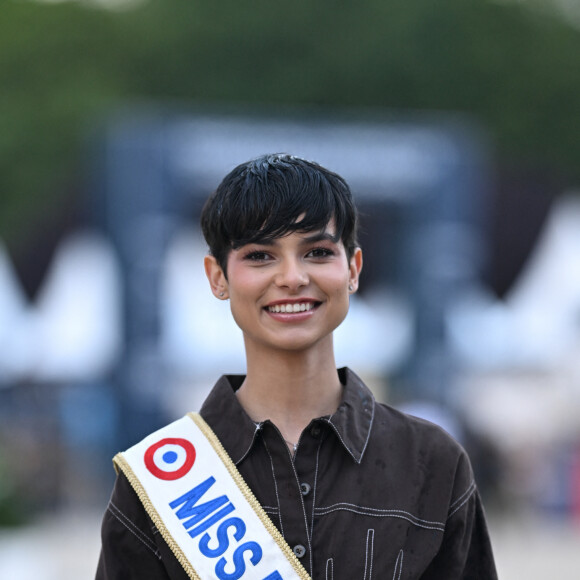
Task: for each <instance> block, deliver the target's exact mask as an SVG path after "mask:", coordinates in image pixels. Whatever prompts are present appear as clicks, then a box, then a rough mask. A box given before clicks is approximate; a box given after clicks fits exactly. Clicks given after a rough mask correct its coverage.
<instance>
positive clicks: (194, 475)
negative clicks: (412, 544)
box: [114, 413, 310, 580]
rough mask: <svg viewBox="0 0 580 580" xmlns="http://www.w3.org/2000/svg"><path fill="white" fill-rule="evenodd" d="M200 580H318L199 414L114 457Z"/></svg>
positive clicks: (185, 564) (177, 553) (181, 558)
mask: <svg viewBox="0 0 580 580" xmlns="http://www.w3.org/2000/svg"><path fill="white" fill-rule="evenodd" d="M114 463H115V466H116V468H117V469H120V470H121V471H123V473H124V474H125V475H126V477H127V479H128V480H129V482H130V483H131V486H132V487H133V489H134V490H135V491H136V493H137V495H138V496H139V499H140V500H141V502H142V503H143V505H144V507H145V509H146V511H147V513H148V514H149V516H150V517H151V519H152V520H153V522H154V523H155V525H156V526H157V528H158V530H159V531H160V533H161V535H162V536H163V538H164V540H165V541H166V542H167V544H168V545H169V547H170V548H171V550H172V551H173V553H174V554H175V556H176V558H177V560H178V561H179V562H180V564H181V565H182V566H183V568H184V570H185V571H186V572H187V574H188V576H189V577H190V578H192V579H194V580H208V579H218V580H238V579H242V580H246V579H247V580H249V579H252V580H296V579H301V580H310V576H309V575H308V573H307V572H306V570H305V569H304V567H303V566H302V564H301V563H300V562H299V560H298V558H297V557H296V556H295V555H294V553H293V552H292V549H291V548H290V546H288V544H287V543H286V541H285V540H284V538H283V537H282V535H281V534H280V532H279V531H278V529H277V528H276V527H275V526H274V524H273V523H272V522H271V520H270V519H269V518H268V516H267V515H266V513H265V512H264V510H263V509H262V507H261V506H260V504H259V503H258V501H257V500H256V498H255V497H254V494H253V493H252V491H251V490H250V488H249V487H248V486H247V484H246V482H245V481H244V480H243V478H242V476H241V475H240V474H239V472H238V470H237V468H236V466H235V465H234V463H233V462H232V460H231V459H230V458H229V456H228V455H227V453H226V451H225V450H224V448H223V446H222V444H221V443H220V441H219V439H218V438H217V437H216V435H215V434H214V433H213V431H212V430H211V429H210V427H209V426H208V425H207V423H206V422H205V421H204V420H203V419H202V418H201V416H200V415H198V414H197V413H189V414H188V415H186V416H185V417H183V418H181V419H179V420H177V421H175V422H173V423H171V424H170V425H167V426H166V427H164V428H163V429H160V430H159V431H156V432H155V433H152V434H151V435H149V436H148V437H146V438H145V439H143V440H142V441H141V442H140V443H138V444H137V445H135V446H133V447H131V448H130V449H129V450H127V451H125V452H123V453H119V454H118V455H116V456H115V458H114Z"/></svg>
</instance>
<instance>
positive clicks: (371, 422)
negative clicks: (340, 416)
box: [325, 383, 376, 463]
mask: <svg viewBox="0 0 580 580" xmlns="http://www.w3.org/2000/svg"><path fill="white" fill-rule="evenodd" d="M359 386H360V383H359ZM372 403H373V404H372V415H371V419H370V422H369V428H368V430H367V438H366V441H365V444H364V445H363V448H362V450H361V452H360V457H359V458H358V459H357V458H356V457H355V455H354V453H353V451H352V450H351V449H350V447H349V446H348V445H347V444H346V443H345V442H344V439H343V438H342V436H341V434H340V433H339V432H338V429H337V428H336V425H335V424H334V423H333V422H332V418H333V416H334V415H331V416H330V417H329V418H328V419H325V420H326V421H327V422H328V424H329V425H332V428H333V430H334V432H335V433H336V436H337V437H338V438H339V439H340V441H341V442H342V444H343V446H344V448H345V449H346V450H347V451H348V452H349V453H350V456H351V457H352V458H353V459H354V460H355V461H356V462H357V463H360V462H361V461H362V458H363V456H364V454H365V451H366V448H367V445H368V444H369V441H370V439H371V431H372V428H373V423H374V421H375V406H376V401H375V400H374V399H373V401H372Z"/></svg>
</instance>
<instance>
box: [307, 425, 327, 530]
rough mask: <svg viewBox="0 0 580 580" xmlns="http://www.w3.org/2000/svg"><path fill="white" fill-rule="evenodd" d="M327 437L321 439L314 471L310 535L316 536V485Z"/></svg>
mask: <svg viewBox="0 0 580 580" xmlns="http://www.w3.org/2000/svg"><path fill="white" fill-rule="evenodd" d="M324 440H325V437H324V436H323V437H321V438H320V443H319V444H318V449H317V450H316V467H315V469H314V482H313V483H312V522H311V524H310V535H311V536H314V511H315V506H316V484H317V483H318V468H319V466H320V450H321V449H322V443H323V441H324Z"/></svg>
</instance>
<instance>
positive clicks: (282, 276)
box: [274, 259, 309, 290]
mask: <svg viewBox="0 0 580 580" xmlns="http://www.w3.org/2000/svg"><path fill="white" fill-rule="evenodd" d="M274 282H275V284H276V285H277V286H279V287H280V288H288V289H290V290H297V289H299V288H301V287H302V286H306V285H307V284H308V282H309V276H308V272H307V270H306V267H305V265H304V264H302V262H301V261H300V260H297V259H285V260H283V261H282V262H281V264H280V267H279V269H278V272H277V273H276V277H275V280H274Z"/></svg>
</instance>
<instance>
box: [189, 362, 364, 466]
mask: <svg viewBox="0 0 580 580" xmlns="http://www.w3.org/2000/svg"><path fill="white" fill-rule="evenodd" d="M338 374H339V377H340V381H341V382H342V384H343V385H344V393H343V399H342V403H341V404H340V406H339V407H338V409H337V410H336V412H335V413H334V414H333V415H331V416H329V417H325V418H322V420H324V421H326V422H327V423H328V424H329V425H330V427H331V428H332V429H333V430H334V432H335V433H336V435H337V437H338V439H339V441H340V442H341V444H342V445H343V447H344V448H345V450H346V451H347V452H348V453H349V455H350V456H351V457H352V458H353V459H354V460H355V461H356V462H357V463H360V462H361V461H362V458H363V455H364V452H365V449H366V447H367V443H368V440H369V437H370V432H371V428H372V423H373V417H374V410H375V399H374V397H373V395H372V393H371V391H370V390H369V389H368V387H367V386H366V385H365V384H364V383H363V381H362V380H361V379H360V378H359V377H358V376H357V375H356V374H355V373H354V372H353V371H351V370H350V369H349V368H346V367H344V368H342V369H339V371H338ZM244 378H245V377H244V376H243V375H224V376H222V377H221V378H220V379H219V380H218V382H217V383H216V384H215V386H214V388H213V389H212V391H211V392H210V394H209V395H208V397H207V399H206V400H205V402H204V404H203V406H202V408H201V410H200V414H201V416H202V417H203V418H204V419H205V421H206V422H207V423H208V424H209V426H210V427H211V428H212V429H213V431H214V433H215V434H216V435H217V437H218V439H219V440H220V441H221V442H222V444H223V446H224V447H225V449H227V451H228V453H229V454H230V457H231V459H232V461H233V462H234V463H235V464H236V465H237V464H238V463H240V461H242V459H243V458H244V457H245V456H246V455H247V454H248V452H249V451H250V449H251V448H252V445H253V444H254V441H255V437H256V433H257V432H258V431H259V425H256V423H254V421H252V419H250V417H249V416H248V415H247V413H246V412H245V411H244V409H243V408H242V406H241V405H240V403H239V401H238V399H237V397H236V395H235V392H236V390H237V389H239V388H240V386H241V385H242V383H243V381H244Z"/></svg>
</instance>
